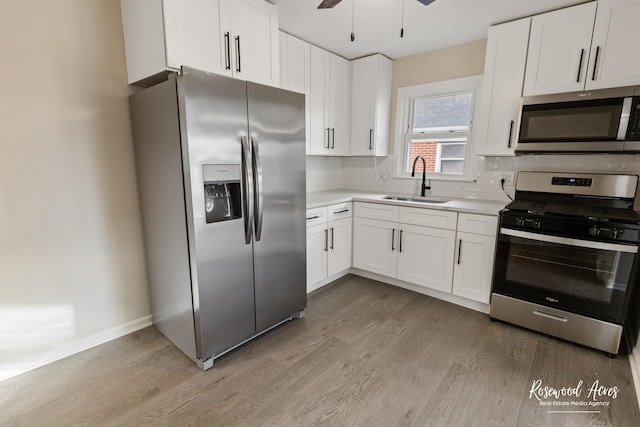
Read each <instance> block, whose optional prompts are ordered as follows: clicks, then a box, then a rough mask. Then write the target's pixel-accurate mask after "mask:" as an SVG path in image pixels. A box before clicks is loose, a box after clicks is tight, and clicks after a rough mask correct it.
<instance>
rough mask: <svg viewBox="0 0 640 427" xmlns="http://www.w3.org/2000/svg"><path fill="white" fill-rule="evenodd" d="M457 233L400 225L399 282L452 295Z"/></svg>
mask: <svg viewBox="0 0 640 427" xmlns="http://www.w3.org/2000/svg"><path fill="white" fill-rule="evenodd" d="M455 238H456V232H455V231H452V230H442V229H438V228H430V227H418V226H415V225H407V224H400V232H399V234H398V239H399V242H398V273H397V275H396V278H398V279H400V280H404V281H407V282H410V283H415V284H416V285H420V286H425V287H427V288H431V289H435V290H438V291H442V292H451V277H452V274H453V251H454V247H455Z"/></svg>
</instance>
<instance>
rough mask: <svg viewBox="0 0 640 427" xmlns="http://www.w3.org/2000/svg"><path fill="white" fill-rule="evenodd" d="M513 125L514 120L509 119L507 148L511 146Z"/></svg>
mask: <svg viewBox="0 0 640 427" xmlns="http://www.w3.org/2000/svg"><path fill="white" fill-rule="evenodd" d="M513 125H514V121H513V120H511V126H510V127H509V140H508V141H507V148H511V138H512V137H513Z"/></svg>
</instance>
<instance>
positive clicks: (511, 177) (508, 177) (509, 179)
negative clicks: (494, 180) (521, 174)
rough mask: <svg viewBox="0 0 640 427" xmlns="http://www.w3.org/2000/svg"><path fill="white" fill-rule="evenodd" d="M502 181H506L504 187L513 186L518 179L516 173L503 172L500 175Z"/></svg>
mask: <svg viewBox="0 0 640 427" xmlns="http://www.w3.org/2000/svg"><path fill="white" fill-rule="evenodd" d="M500 179H504V185H513V182H514V181H515V179H516V173H515V172H502V173H501V174H500Z"/></svg>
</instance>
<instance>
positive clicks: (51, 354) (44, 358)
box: [0, 315, 152, 381]
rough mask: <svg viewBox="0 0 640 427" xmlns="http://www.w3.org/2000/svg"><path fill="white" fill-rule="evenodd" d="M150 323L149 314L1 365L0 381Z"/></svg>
mask: <svg viewBox="0 0 640 427" xmlns="http://www.w3.org/2000/svg"><path fill="white" fill-rule="evenodd" d="M151 323H152V322H151V315H147V316H144V317H141V318H139V319H136V320H133V321H131V322H129V323H125V324H124V325H120V326H116V327H114V328H111V329H107V330H106V331H102V332H99V333H97V334H94V335H91V336H88V337H85V338H82V339H79V340H76V341H72V342H70V343H67V344H64V345H62V346H61V347H58V348H54V349H51V350H49V351H46V352H43V353H40V354H37V355H35V356H34V357H31V358H27V359H25V360H23V361H21V362H20V363H19V364H13V365H11V366H8V367H7V366H2V367H0V381H3V380H6V379H9V378H12V377H15V376H17V375H20V374H23V373H25V372H28V371H31V370H33V369H36V368H39V367H41V366H45V365H48V364H49V363H53V362H55V361H57V360H60V359H64V358H65V357H69V356H72V355H74V354H77V353H80V352H82V351H84V350H88V349H90V348H92V347H96V346H98V345H100V344H104V343H106V342H109V341H111V340H114V339H116V338H120V337H122V336H125V335H127V334H130V333H132V332H135V331H138V330H140V329H143V328H146V327H147V326H151Z"/></svg>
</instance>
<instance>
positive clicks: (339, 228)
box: [327, 218, 352, 276]
mask: <svg viewBox="0 0 640 427" xmlns="http://www.w3.org/2000/svg"><path fill="white" fill-rule="evenodd" d="M327 233H328V236H327V238H328V241H329V242H328V243H329V248H328V251H327V252H328V258H327V275H328V276H333V275H334V274H338V273H340V272H341V271H344V270H347V269H349V268H350V267H351V240H352V239H351V218H345V219H340V220H338V221H330V222H329V223H328V224H327Z"/></svg>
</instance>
